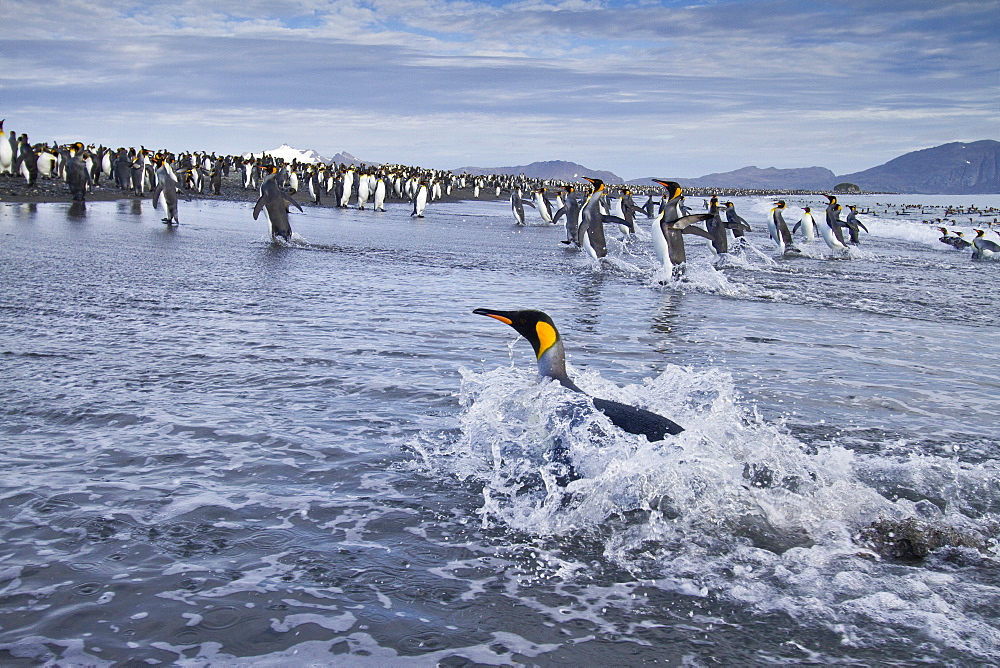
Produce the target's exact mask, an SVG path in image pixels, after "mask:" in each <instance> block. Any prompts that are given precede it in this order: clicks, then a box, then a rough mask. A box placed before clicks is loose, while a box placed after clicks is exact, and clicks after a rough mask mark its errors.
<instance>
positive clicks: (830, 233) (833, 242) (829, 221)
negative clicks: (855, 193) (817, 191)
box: [819, 195, 847, 250]
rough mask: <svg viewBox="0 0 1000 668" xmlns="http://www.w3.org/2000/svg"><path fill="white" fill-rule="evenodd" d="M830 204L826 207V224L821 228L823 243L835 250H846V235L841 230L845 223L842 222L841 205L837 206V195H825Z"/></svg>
mask: <svg viewBox="0 0 1000 668" xmlns="http://www.w3.org/2000/svg"><path fill="white" fill-rule="evenodd" d="M824 197H826V198H827V199H828V200H830V203H829V204H828V205H827V207H826V224H825V225H820V226H819V231H820V234H822V235H823V241H825V242H826V245H827V246H829V247H830V248H832V249H833V250H844V249H846V248H847V244H846V243H844V233H843V232H842V231H841V230H840V228H841V227H842V226H843V223H842V222H841V221H840V209H841V207H840V205H839V204H837V197H836V196H835V195H824Z"/></svg>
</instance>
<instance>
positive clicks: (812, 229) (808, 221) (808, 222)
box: [792, 207, 816, 242]
mask: <svg viewBox="0 0 1000 668" xmlns="http://www.w3.org/2000/svg"><path fill="white" fill-rule="evenodd" d="M800 227H801V228H802V236H804V237H805V238H806V241H810V242H812V241H816V221H815V220H813V215H812V209H810V208H809V207H806V208H805V209H803V211H802V220H800V221H799V222H797V223H795V227H793V228H792V234H795V233H796V232H798V230H799V228H800Z"/></svg>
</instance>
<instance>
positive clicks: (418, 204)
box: [410, 181, 430, 218]
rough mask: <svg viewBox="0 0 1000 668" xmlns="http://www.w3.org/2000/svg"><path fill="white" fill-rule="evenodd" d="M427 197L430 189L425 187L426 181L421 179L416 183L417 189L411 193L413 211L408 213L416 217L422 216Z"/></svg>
mask: <svg viewBox="0 0 1000 668" xmlns="http://www.w3.org/2000/svg"><path fill="white" fill-rule="evenodd" d="M428 197H430V191H429V190H428V189H427V181H421V182H420V183H419V184H418V185H417V191H416V192H415V193H414V194H413V211H412V212H411V213H410V215H411V216H416V217H417V218H423V217H424V209H426V208H427V199H428Z"/></svg>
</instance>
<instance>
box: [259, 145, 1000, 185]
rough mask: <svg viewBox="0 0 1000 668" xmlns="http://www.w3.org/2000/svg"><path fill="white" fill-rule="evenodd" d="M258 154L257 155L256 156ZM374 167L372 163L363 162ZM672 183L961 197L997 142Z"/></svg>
mask: <svg viewBox="0 0 1000 668" xmlns="http://www.w3.org/2000/svg"><path fill="white" fill-rule="evenodd" d="M265 153H268V154H271V155H274V156H275V157H280V158H283V159H285V160H286V161H288V162H290V161H291V160H292V159H293V158H295V159H297V160H298V161H299V162H325V163H331V162H333V163H351V164H362V163H363V162H364V161H362V160H359V159H357V158H355V157H354V156H353V155H351V154H350V153H346V152H341V153H338V154H336V155H335V156H333V157H331V158H324V157H323V156H321V155H319V154H318V153H316V151H302V150H299V149H294V148H292V147H291V146H288V145H287V144H284V145H282V146H281V147H279V148H277V149H273V150H270V151H265ZM257 155H260V154H257ZM367 164H374V163H367ZM451 171H453V172H455V173H457V174H460V173H463V172H464V173H466V174H477V175H489V174H514V175H517V174H524V175H525V176H527V177H528V178H531V179H542V180H551V181H581V182H582V181H583V177H584V176H591V177H594V178H599V179H601V180H602V181H604V182H605V183H609V184H622V183H624V182H625V181H624V180H623V179H622V178H621V177H620V176H618V175H617V174H614V173H612V172H608V171H602V170H598V169H590V168H589V167H584V166H583V165H580V164H577V163H575V162H567V161H564V160H547V161H543V162H533V163H531V164H528V165H517V166H510V167H462V168H459V169H453V170H451ZM658 178H672V179H673V180H675V181H679V182H680V183H681V184H683V185H684V186H685V187H689V188H734V189H751V190H809V191H830V190H833V188H834V186H836V185H838V184H840V183H853V184H855V185H857V186H859V187H860V188H861V189H862V190H866V191H870V192H899V193H912V194H942V195H967V194H985V193H1000V141H995V140H992V139H984V140H981V141H975V142H968V143H966V142H952V143H950V144H942V145H940V146H935V147H933V148H926V149H922V150H919V151H911V152H910V153H906V154H904V155H901V156H899V157H898V158H894V159H892V160H890V161H889V162H886V163H885V164H882V165H879V166H877V167H872V168H871V169H866V170H864V171H861V172H854V173H853V174H841V175H839V176H838V175H836V174H834V173H833V172H832V171H830V170H829V169H827V168H826V167H798V168H792V169H778V168H775V167H767V168H763V169H762V168H760V167H743V168H741V169H737V170H734V171H731V172H721V173H716V174H706V175H705V176H701V177H698V178H678V177H676V176H669V175H668V176H666V177H658ZM628 183H629V184H632V185H650V184H652V181H651V178H644V179H634V180H631V181H629V182H628Z"/></svg>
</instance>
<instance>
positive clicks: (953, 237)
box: [937, 227, 972, 250]
mask: <svg viewBox="0 0 1000 668" xmlns="http://www.w3.org/2000/svg"><path fill="white" fill-rule="evenodd" d="M937 229H938V230H940V231H941V234H942V236H941V237H940V238H939V239H938V241H940V242H941V243H943V244H948V245H949V246H951V247H952V248H957V249H958V250H965V249H966V248H968V247H969V246H971V245H972V242H971V241H966V240H965V236H964V235H963V234H962V233H961V232H955V234H951V233H950V232H948V228H946V227H939V228H937Z"/></svg>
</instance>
